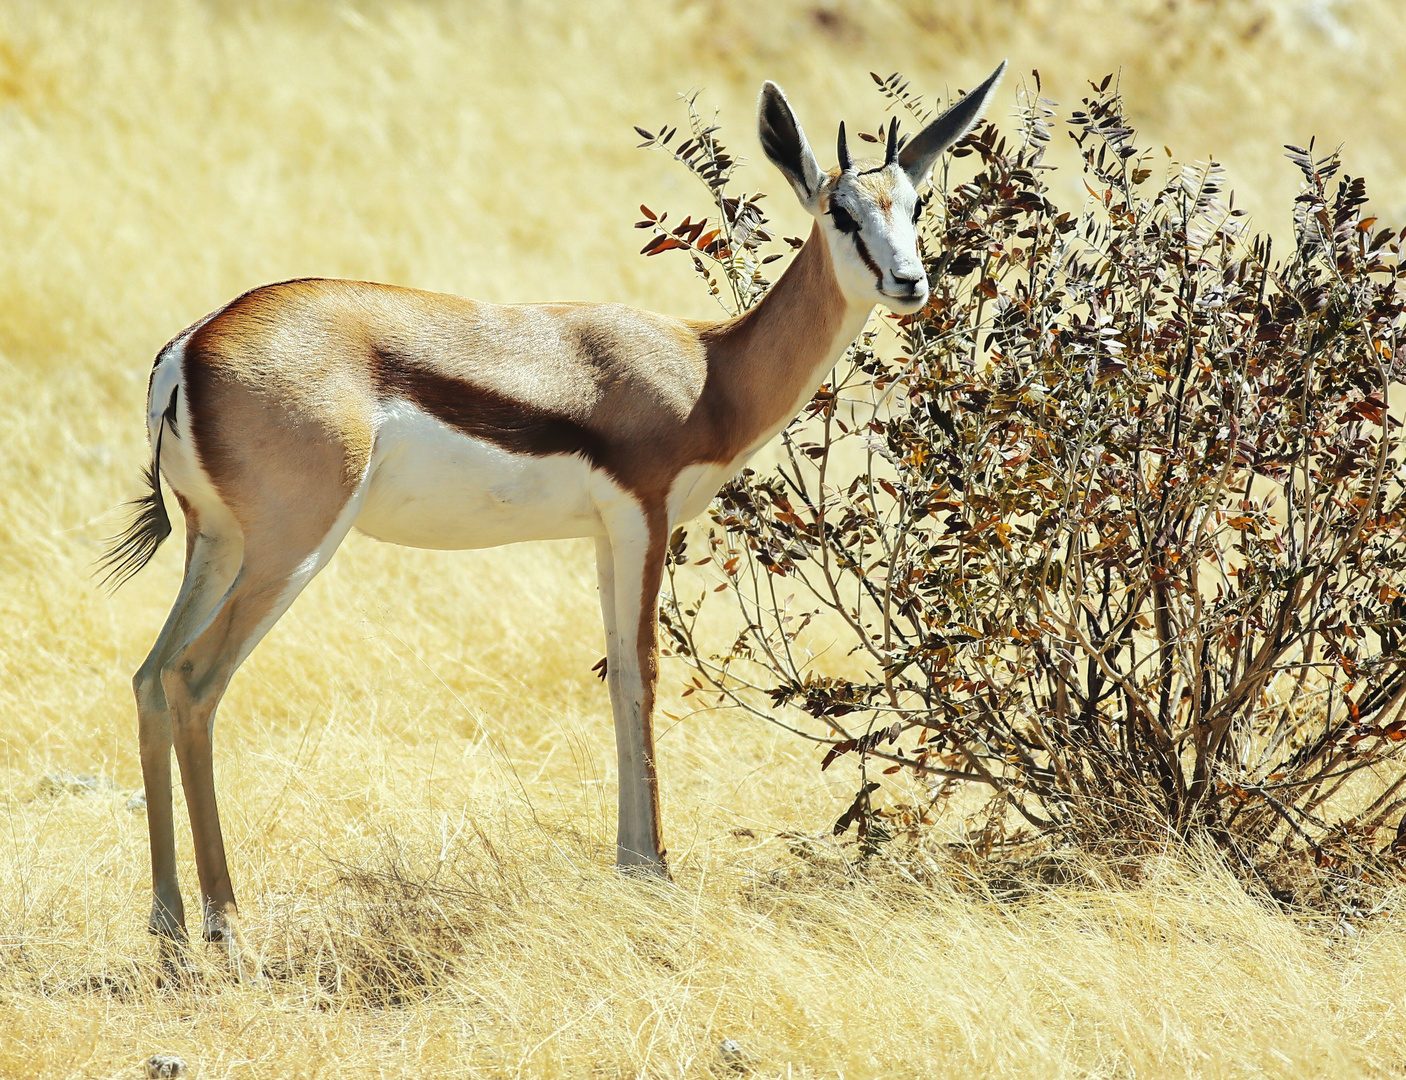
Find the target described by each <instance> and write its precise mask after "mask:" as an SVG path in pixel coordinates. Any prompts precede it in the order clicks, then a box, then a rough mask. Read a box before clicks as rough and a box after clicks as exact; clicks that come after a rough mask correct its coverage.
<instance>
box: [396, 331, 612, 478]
mask: <svg viewBox="0 0 1406 1080" xmlns="http://www.w3.org/2000/svg"><path fill="white" fill-rule="evenodd" d="M372 356H373V362H372V364H371V374H372V377H373V378H374V379H375V381H376V386H377V389H378V390H379V392H380V393H381V394H382V395H384V396H395V397H402V398H405V399H406V400H407V401H410V402H411V403H413V404H414V405H415V406H417V407H418V408H419V409H421V410H422V411H423V412H426V413H429V415H431V416H433V417H434V418H435V419H436V420H439V421H441V422H442V423H445V424H448V425H449V426H450V427H452V428H454V429H455V430H456V431H459V432H462V433H463V434H465V435H467V436H469V437H470V438H474V439H482V440H483V441H485V442H491V443H492V444H493V445H494V446H497V447H500V448H501V449H503V450H507V451H508V452H510V453H514V454H532V455H533V456H535V457H546V456H548V455H550V454H577V455H580V456H581V457H583V458H585V459H586V460H587V461H588V462H590V463H591V465H593V466H595V467H596V468H600V469H606V470H607V471H611V470H609V467H608V464H607V460H606V459H607V457H608V455H607V453H606V446H605V440H603V439H602V438H601V437H600V436H599V435H597V434H596V433H595V432H593V431H591V430H590V429H588V428H586V427H584V426H582V425H581V424H578V423H577V422H576V421H575V420H572V419H570V418H569V417H565V416H562V415H560V414H559V413H554V412H551V411H549V410H547V409H541V408H537V407H536V406H534V405H531V404H529V403H527V402H524V401H519V400H517V399H516V398H511V397H508V396H507V395H505V394H499V393H497V392H496V391H493V390H487V389H485V388H483V387H481V386H475V385H474V384H473V383H469V382H465V381H464V380H462V379H455V378H451V377H450V376H448V375H443V374H441V373H440V372H437V371H432V370H430V369H429V368H425V367H421V366H419V365H417V364H415V363H413V362H411V361H409V360H407V359H406V358H404V357H402V356H398V355H397V354H395V353H394V352H392V351H391V350H389V349H386V348H384V347H382V346H374V347H373V349H372Z"/></svg>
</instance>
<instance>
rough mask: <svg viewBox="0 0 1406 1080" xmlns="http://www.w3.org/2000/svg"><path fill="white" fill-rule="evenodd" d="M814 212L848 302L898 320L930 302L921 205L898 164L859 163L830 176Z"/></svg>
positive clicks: (836, 275) (822, 189)
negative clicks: (921, 253)
mask: <svg viewBox="0 0 1406 1080" xmlns="http://www.w3.org/2000/svg"><path fill="white" fill-rule="evenodd" d="M812 212H813V213H814V214H815V216H816V218H817V220H819V222H820V227H821V228H822V229H823V230H824V233H825V239H826V240H827V241H828V242H829V244H830V258H831V260H832V261H833V262H834V265H835V277H836V278H837V279H838V280H839V283H840V288H841V289H842V290H844V292H845V294H846V295H847V296H849V297H850V298H851V299H853V300H855V301H857V302H859V303H868V304H883V305H884V306H885V307H887V308H889V309H890V310H891V311H894V312H896V313H898V314H900V315H908V314H911V313H912V312H914V311H917V310H919V309H920V308H921V307H922V306H923V305H924V304H926V303H927V302H928V276H927V272H926V271H925V270H924V269H923V263H922V260H921V259H920V258H919V257H918V228H917V218H918V216H919V215H920V214H921V213H922V200H920V199H919V198H918V193H917V191H915V190H914V188H913V184H912V183H911V181H909V179H908V176H907V174H906V173H904V171H903V169H902V168H901V167H900V166H899V165H898V163H897V162H894V163H892V164H889V165H883V164H876V163H866V162H859V163H857V164H856V165H855V166H854V167H853V168H852V169H848V170H846V171H844V172H841V173H839V174H832V175H831V177H830V178H829V179H828V180H827V182H826V183H825V185H824V187H822V188H821V191H820V198H819V199H818V200H817V201H816V207H815V209H814V210H813V211H812Z"/></svg>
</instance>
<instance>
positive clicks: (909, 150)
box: [898, 60, 1006, 187]
mask: <svg viewBox="0 0 1406 1080" xmlns="http://www.w3.org/2000/svg"><path fill="white" fill-rule="evenodd" d="M1005 73H1006V61H1005V60H1002V61H1001V66H1000V67H998V68H997V69H996V70H995V71H993V72H992V73H991V74H990V75H989V76H988V77H987V79H986V81H985V82H984V83H982V84H981V85H980V86H978V87H977V88H976V89H975V90H973V91H971V92H970V93H969V94H967V95H966V96H965V97H963V98H961V99H960V100H958V102H957V103H956V104H955V105H953V106H952V107H951V108H950V109H948V110H947V111H946V112H945V113H943V114H942V115H941V116H939V117H938V118H937V119H936V120H934V121H933V122H932V123H931V124H929V125H928V126H927V127H925V128H923V130H922V131H920V132H918V134H916V135H914V136H913V138H911V139H909V140H908V143H907V145H906V146H904V147H903V149H902V150H900V151H899V152H898V164H899V165H900V166H902V167H903V171H904V172H906V173H907V174H908V179H909V180H910V181H912V183H913V186H914V187H917V186H918V185H919V184H921V183H922V182H923V181H924V180H925V179H927V175H928V173H929V172H931V171H932V167H933V165H934V164H935V163H936V161H937V159H938V156H939V155H940V154H941V153H942V152H943V151H944V150H946V149H947V148H948V147H949V146H951V145H952V144H953V143H954V142H956V141H957V140H958V139H960V138H961V137H962V136H963V135H965V134H966V133H967V131H968V129H969V128H970V127H971V126H972V125H973V124H974V123H976V121H977V118H978V117H979V116H980V115H981V114H982V113H983V112H985V111H986V105H987V103H988V102H989V101H990V100H991V95H992V94H994V93H995V92H996V84H997V83H999V82H1000V81H1001V76H1002V75H1004V74H1005Z"/></svg>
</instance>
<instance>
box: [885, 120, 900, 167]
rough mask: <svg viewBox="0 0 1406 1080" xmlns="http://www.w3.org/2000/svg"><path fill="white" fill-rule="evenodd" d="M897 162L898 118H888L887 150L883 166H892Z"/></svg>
mask: <svg viewBox="0 0 1406 1080" xmlns="http://www.w3.org/2000/svg"><path fill="white" fill-rule="evenodd" d="M897 160H898V117H896V116H894V117H890V118H889V149H888V153H887V154H885V155H884V164H885V165H892V164H893V163H894V162H895V161H897Z"/></svg>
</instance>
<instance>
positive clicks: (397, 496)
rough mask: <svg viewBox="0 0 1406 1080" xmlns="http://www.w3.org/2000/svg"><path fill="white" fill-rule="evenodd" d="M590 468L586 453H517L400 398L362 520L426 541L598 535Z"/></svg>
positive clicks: (379, 533)
mask: <svg viewBox="0 0 1406 1080" xmlns="http://www.w3.org/2000/svg"><path fill="white" fill-rule="evenodd" d="M591 474H592V469H591V466H590V463H589V462H587V461H586V460H585V459H584V458H580V457H575V456H571V455H566V454H554V455H551V456H548V457H533V456H531V455H528V454H510V453H508V452H507V451H505V450H501V449H499V448H498V447H497V446H494V445H493V444H492V443H489V442H485V441H483V440H480V439H472V438H469V437H468V436H467V435H463V434H461V433H460V432H458V431H456V430H454V429H453V428H451V427H449V426H448V425H447V424H444V423H442V422H440V421H439V420H436V419H435V418H434V417H432V416H430V415H428V414H427V413H424V412H422V411H421V410H419V409H417V408H416V407H415V406H414V405H411V404H410V403H409V402H406V401H399V400H395V401H391V402H389V403H387V405H386V407H385V413H384V416H383V419H382V422H381V424H380V425H379V430H378V432H377V436H376V448H375V452H374V453H373V455H372V458H371V469H370V474H369V479H368V484H367V491H366V502H365V504H364V506H363V508H362V511H361V514H360V516H359V517H358V518H357V519H356V527H357V528H358V529H360V530H361V531H362V532H364V533H366V534H368V535H369V536H374V537H376V539H378V540H385V541H387V542H388V543H392V544H404V545H405V546H407V547H421V548H451V549H454V548H484V547H497V546H498V545H500V544H512V543H516V542H518V541H520V540H559V539H564V538H566V537H571V536H597V535H600V534H601V533H602V532H603V531H604V529H603V526H602V524H601V520H600V516H599V514H598V513H597V512H596V508H595V504H594V502H593V500H592V498H591V487H592V475H591Z"/></svg>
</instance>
